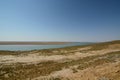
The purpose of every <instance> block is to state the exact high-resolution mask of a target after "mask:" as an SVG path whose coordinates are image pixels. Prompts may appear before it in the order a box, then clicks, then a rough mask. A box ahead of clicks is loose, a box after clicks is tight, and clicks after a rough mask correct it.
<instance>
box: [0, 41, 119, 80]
mask: <svg viewBox="0 0 120 80" xmlns="http://www.w3.org/2000/svg"><path fill="white" fill-rule="evenodd" d="M0 80H120V40H117V41H111V42H104V43H97V44H92V45H87V46H74V47H66V48H59V49H45V50H32V51H0Z"/></svg>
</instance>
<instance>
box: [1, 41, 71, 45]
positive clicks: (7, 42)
mask: <svg viewBox="0 0 120 80" xmlns="http://www.w3.org/2000/svg"><path fill="white" fill-rule="evenodd" d="M69 43H72V42H27V41H26V42H22V41H21V42H17V41H1V42H0V45H61V44H69Z"/></svg>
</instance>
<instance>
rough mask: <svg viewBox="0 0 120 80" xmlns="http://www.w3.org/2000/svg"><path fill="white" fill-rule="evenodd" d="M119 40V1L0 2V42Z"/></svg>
mask: <svg viewBox="0 0 120 80" xmlns="http://www.w3.org/2000/svg"><path fill="white" fill-rule="evenodd" d="M111 40H120V0H0V41H68V42H70V41H72V42H101V41H111Z"/></svg>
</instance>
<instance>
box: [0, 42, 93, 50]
mask: <svg viewBox="0 0 120 80" xmlns="http://www.w3.org/2000/svg"><path fill="white" fill-rule="evenodd" d="M88 44H92V43H88V42H87V43H86V42H75V43H69V44H62V45H0V50H11V51H14V50H22V51H23V50H34V49H50V48H62V47H69V46H78V45H88Z"/></svg>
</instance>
